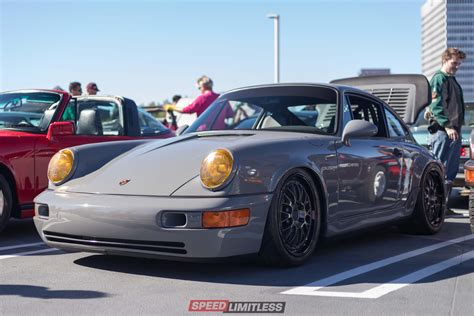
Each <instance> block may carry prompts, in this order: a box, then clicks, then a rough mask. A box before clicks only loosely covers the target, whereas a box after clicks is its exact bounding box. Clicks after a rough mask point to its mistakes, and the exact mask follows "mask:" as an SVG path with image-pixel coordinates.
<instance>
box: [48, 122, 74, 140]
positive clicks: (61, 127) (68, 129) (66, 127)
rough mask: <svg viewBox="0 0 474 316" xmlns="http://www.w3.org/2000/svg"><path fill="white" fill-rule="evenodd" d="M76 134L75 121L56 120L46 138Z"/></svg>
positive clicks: (50, 126)
mask: <svg viewBox="0 0 474 316" xmlns="http://www.w3.org/2000/svg"><path fill="white" fill-rule="evenodd" d="M68 135H74V123H73V122H54V123H51V125H49V128H48V134H47V136H46V138H48V140H52V139H53V138H54V137H57V136H68Z"/></svg>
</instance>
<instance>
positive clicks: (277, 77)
mask: <svg viewBox="0 0 474 316" xmlns="http://www.w3.org/2000/svg"><path fill="white" fill-rule="evenodd" d="M267 18H269V19H273V21H274V23H273V25H274V51H275V52H274V58H275V59H274V67H275V82H276V83H278V82H280V16H279V15H278V14H275V13H270V14H268V15H267Z"/></svg>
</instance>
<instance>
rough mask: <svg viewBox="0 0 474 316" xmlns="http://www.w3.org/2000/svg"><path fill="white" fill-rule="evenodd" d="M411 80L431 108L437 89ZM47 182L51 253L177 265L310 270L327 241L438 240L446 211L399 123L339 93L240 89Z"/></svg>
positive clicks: (57, 166)
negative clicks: (227, 262) (346, 237)
mask: <svg viewBox="0 0 474 316" xmlns="http://www.w3.org/2000/svg"><path fill="white" fill-rule="evenodd" d="M406 80H407V81H410V82H409V84H413V85H414V86H416V89H412V91H413V92H416V96H414V97H413V98H410V100H416V102H417V108H418V109H419V110H420V111H421V110H422V109H423V108H424V106H426V105H427V104H429V102H430V97H431V94H430V89H429V84H428V82H427V80H426V78H424V77H422V76H411V77H410V76H409V77H407V78H406ZM48 177H49V180H50V183H49V188H48V189H47V190H46V191H44V192H43V193H42V194H40V195H39V196H38V197H37V198H36V199H35V203H36V204H35V211H36V216H35V218H34V221H35V224H36V227H37V229H38V231H39V234H40V235H41V237H42V238H43V240H44V241H45V242H46V243H47V244H48V245H50V246H52V247H57V248H61V249H65V250H80V251H87V252H99V253H106V254H118V255H129V256H145V257H156V258H163V259H171V260H210V259H215V258H229V257H236V256H242V255H251V254H255V255H258V257H259V259H260V260H261V261H262V262H264V263H267V264H273V265H280V266H291V265H298V264H302V263H303V262H305V261H306V260H308V258H309V257H310V256H311V255H312V254H313V253H314V251H315V247H316V245H317V243H318V240H319V239H320V238H325V237H331V236H335V235H340V234H345V233H349V232H353V231H357V230H361V229H365V228H369V227H373V226H378V225H381V224H388V223H396V224H398V225H400V226H401V227H403V229H404V230H409V231H413V232H416V233H425V234H434V233H436V232H438V231H439V230H440V229H441V227H442V225H443V222H444V208H445V204H446V198H445V185H444V183H445V182H444V167H443V165H442V164H441V163H440V162H439V161H437V160H436V159H435V157H433V156H432V155H431V154H430V153H429V152H428V150H427V149H425V148H424V147H422V146H420V145H418V144H417V143H416V141H415V140H414V139H413V137H412V135H411V134H410V131H409V129H408V128H407V126H406V125H405V123H404V122H403V121H402V120H401V119H400V118H399V117H398V116H397V114H396V113H395V112H394V111H393V110H392V109H391V108H390V107H389V106H388V105H386V104H385V103H384V102H383V101H381V100H380V99H378V98H376V97H374V96H373V95H371V94H369V93H367V92H364V91H361V90H358V89H356V88H351V87H347V86H339V85H328V84H275V85H262V86H254V87H248V88H242V89H236V90H232V91H230V92H227V93H225V94H223V95H221V96H220V97H219V98H218V99H217V100H216V101H215V102H214V103H213V104H212V105H211V106H210V107H209V108H208V109H207V110H206V112H204V113H203V114H202V115H201V116H200V117H199V118H198V119H197V120H196V121H195V122H194V123H193V124H192V125H191V126H189V128H188V129H187V130H186V131H185V132H184V133H183V134H182V135H180V136H178V137H175V138H170V139H166V140H154V141H144V140H143V141H129V142H117V143H102V144H91V145H83V146H78V147H71V148H67V149H63V150H62V151H60V152H58V153H57V154H56V155H55V156H54V157H53V158H52V160H51V162H50V164H49V169H48Z"/></svg>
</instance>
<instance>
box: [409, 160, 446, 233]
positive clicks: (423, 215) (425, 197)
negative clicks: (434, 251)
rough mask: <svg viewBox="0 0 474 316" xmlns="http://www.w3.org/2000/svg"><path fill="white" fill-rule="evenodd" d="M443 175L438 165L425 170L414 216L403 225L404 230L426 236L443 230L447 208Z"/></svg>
mask: <svg viewBox="0 0 474 316" xmlns="http://www.w3.org/2000/svg"><path fill="white" fill-rule="evenodd" d="M442 174H443V173H442V172H441V170H440V169H439V167H438V166H436V165H430V166H428V168H427V169H426V170H425V173H424V174H423V176H422V178H421V182H420V192H419V193H418V197H417V200H416V204H415V208H414V210H413V214H412V216H411V218H410V220H409V221H408V222H407V223H405V224H403V225H401V228H402V230H404V231H407V232H410V233H416V234H426V235H432V234H436V233H437V232H439V231H440V230H441V228H442V227H443V224H444V216H445V206H446V194H445V192H444V188H443V177H442Z"/></svg>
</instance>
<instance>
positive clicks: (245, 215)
mask: <svg viewBox="0 0 474 316" xmlns="http://www.w3.org/2000/svg"><path fill="white" fill-rule="evenodd" d="M249 219H250V209H248V208H244V209H239V210H232V211H216V212H211V211H206V212H203V213H202V227H203V228H226V227H237V226H244V225H247V224H248V223H249Z"/></svg>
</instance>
